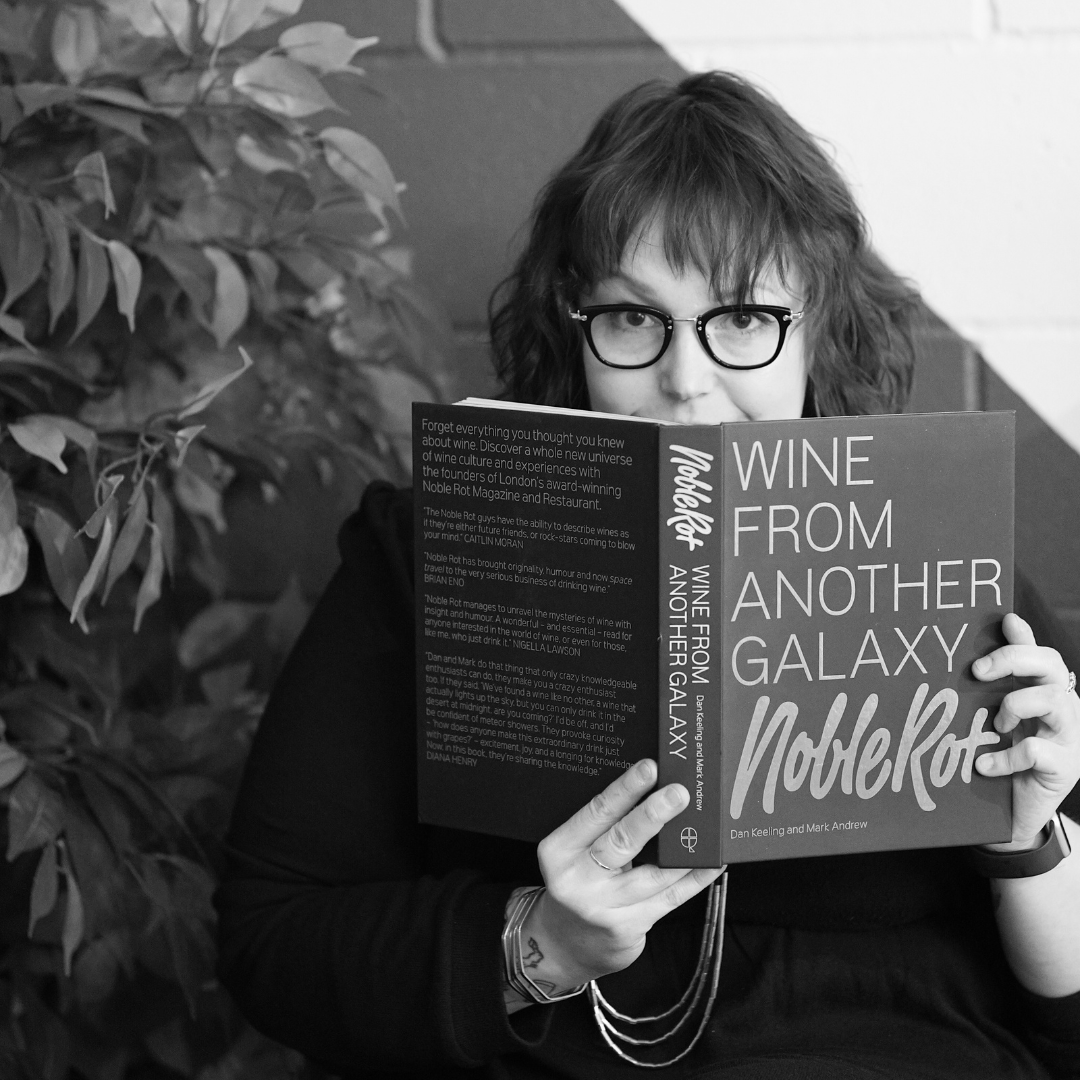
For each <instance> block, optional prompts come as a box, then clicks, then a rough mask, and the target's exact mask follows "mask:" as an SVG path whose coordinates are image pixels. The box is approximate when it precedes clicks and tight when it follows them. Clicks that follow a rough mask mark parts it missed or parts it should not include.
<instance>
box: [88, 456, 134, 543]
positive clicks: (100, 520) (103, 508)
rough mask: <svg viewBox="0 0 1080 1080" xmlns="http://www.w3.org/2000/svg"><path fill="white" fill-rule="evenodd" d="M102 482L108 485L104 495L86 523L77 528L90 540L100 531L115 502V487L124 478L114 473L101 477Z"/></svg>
mask: <svg viewBox="0 0 1080 1080" xmlns="http://www.w3.org/2000/svg"><path fill="white" fill-rule="evenodd" d="M102 482H103V483H104V484H105V485H106V486H107V487H108V491H106V492H105V497H104V498H103V499H102V500H101V502H100V503H99V505H98V508H97V509H96V510H95V511H94V512H93V513H92V514H91V515H90V517H88V518H87V519H86V523H85V524H84V525H83V527H82V528H81V529H80V530H79V532H80V533H86V535H87V536H89V537H90V539H91V540H96V539H97V536H98V533H100V532H101V526H102V525H104V524H105V516H106V515H107V514H108V513H109V511H110V509H111V508H112V506H113V504H114V503H115V502H116V489H117V488H118V487H120V485H121V484H122V483H123V482H124V478H123V477H122V476H117V475H116V474H115V473H114V474H113V475H112V476H107V477H103V480H102Z"/></svg>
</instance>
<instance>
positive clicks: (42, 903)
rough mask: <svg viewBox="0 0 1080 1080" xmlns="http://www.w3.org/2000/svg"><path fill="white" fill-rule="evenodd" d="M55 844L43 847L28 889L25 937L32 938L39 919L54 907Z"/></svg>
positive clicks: (55, 882) (55, 876)
mask: <svg viewBox="0 0 1080 1080" xmlns="http://www.w3.org/2000/svg"><path fill="white" fill-rule="evenodd" d="M57 892H58V890H57V873H56V843H55V842H51V843H48V844H46V845H45V849H44V851H42V853H41V858H40V859H38V864H37V869H36V870H35V871H34V883H33V885H32V886H31V887H30V925H29V927H27V930H26V936H27V937H33V936H34V927H35V926H36V925H37V923H38V920H39V919H44V918H45V916H46V915H48V914H49V912H50V911H52V909H53V908H54V907H56V896H57Z"/></svg>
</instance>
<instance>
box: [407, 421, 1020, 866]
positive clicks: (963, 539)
mask: <svg viewBox="0 0 1080 1080" xmlns="http://www.w3.org/2000/svg"><path fill="white" fill-rule="evenodd" d="M1012 477H1013V469H1012V417H1011V415H1010V414H978V413H970V414H968V413H955V414H921V415H900V416H872V417H843V418H827V419H820V420H792V421H774V422H762V423H742V424H729V425H721V426H716V427H678V426H673V425H661V424H657V423H653V422H643V421H639V420H636V419H632V418H619V417H610V416H604V415H600V414H595V413H582V412H572V411H569V410H555V409H533V408H525V407H521V406H508V405H506V404H504V403H486V404H485V403H478V404H475V405H470V407H465V406H463V405H458V406H434V405H416V406H415V407H414V484H415V492H416V583H417V680H418V681H417V687H418V725H419V743H418V770H419V814H420V820H422V821H426V822H431V823H436V824H441V825H445V826H449V827H454V828H463V829H469V830H474V831H481V832H489V833H494V834H497V835H503V836H510V837H515V838H518V839H525V840H533V841H535V840H539V839H540V838H542V837H543V836H544V835H546V833H547V832H549V831H551V829H553V828H554V827H555V826H556V825H558V824H560V823H561V822H562V821H564V820H565V819H566V818H567V817H568V816H570V814H572V813H573V812H574V811H576V810H577V809H578V808H579V807H580V806H582V805H584V803H585V802H587V801H588V799H589V798H591V797H592V796H593V795H595V794H596V793H597V792H598V791H600V790H601V789H602V788H603V787H604V786H605V785H606V784H607V783H609V782H610V781H611V780H613V779H614V778H615V777H616V776H618V774H619V773H620V772H621V771H623V770H624V769H625V768H626V767H627V766H628V765H630V764H632V763H633V762H634V761H636V760H638V759H639V758H641V757H644V756H652V757H655V758H657V760H658V762H659V763H660V769H661V781H662V782H667V781H671V780H679V781H680V782H682V783H684V784H685V785H686V787H687V788H688V790H689V791H690V794H691V801H690V806H689V807H688V809H687V810H686V811H685V812H684V813H683V814H682V815H681V816H680V818H678V819H676V821H674V822H672V823H671V824H670V825H668V826H667V827H666V828H665V829H664V831H663V832H662V833H661V837H660V861H661V863H662V864H663V865H673V866H678V865H718V864H719V863H721V862H743V861H751V860H755V859H771V858H784V857H796V856H805V855H815V854H828V853H834V852H838V851H865V850H884V849H889V848H903V847H926V846H939V845H949V844H961V843H976V842H988V841H991V840H1000V839H1005V838H1007V836H1008V832H1009V785H1008V783H1007V781H1006V782H1003V781H1001V780H988V779H986V778H983V777H980V776H979V775H978V774H977V773H976V772H974V771H973V769H972V763H973V760H974V758H975V756H976V755H977V754H978V753H980V752H985V748H986V747H987V746H988V745H990V739H991V737H992V731H991V728H990V722H991V720H992V717H993V713H994V710H995V708H996V704H997V702H998V701H999V700H1000V697H1001V696H1002V694H1003V693H1004V692H1005V688H1004V687H1003V686H1002V685H994V686H991V687H986V686H985V685H983V684H980V683H978V682H976V681H975V680H974V679H972V678H971V675H970V663H971V660H972V659H974V658H975V656H977V655H981V654H982V653H984V652H986V651H988V650H989V649H990V648H992V647H994V645H995V644H997V643H998V641H999V634H1000V621H1001V617H1002V615H1003V614H1004V613H1005V612H1006V611H1008V610H1010V607H1011V603H1012V502H1013V499H1012V483H1013V480H1012Z"/></svg>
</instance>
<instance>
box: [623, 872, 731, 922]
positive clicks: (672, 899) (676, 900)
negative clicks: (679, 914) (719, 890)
mask: <svg viewBox="0 0 1080 1080" xmlns="http://www.w3.org/2000/svg"><path fill="white" fill-rule="evenodd" d="M649 869H656V867H648V866H639V867H637V868H636V869H635V870H633V872H632V873H631V874H627V875H626V876H625V877H624V878H623V879H622V880H621V881H620V882H619V883H620V887H621V888H622V889H623V890H625V891H627V892H629V891H630V890H631V889H632V888H633V887H634V885H635V882H634V881H633V880H632V879H633V878H634V877H635V876H636V875H638V874H642V873H643V872H646V870H649ZM661 873H663V874H671V873H675V874H679V875H680V877H678V878H676V879H675V880H674V881H671V882H670V883H669V885H666V886H664V887H663V888H662V889H659V890H657V891H656V892H654V893H651V894H650V895H648V896H647V897H645V903H644V907H645V908H646V910H647V912H648V913H649V918H650V919H651V920H652V921H653V922H654V921H656V920H657V919H660V918H662V917H663V916H665V915H667V913H669V912H674V910H675V908H676V907H679V906H680V905H681V904H685V903H686V902H687V901H688V900H689V899H690V897H691V896H696V895H697V894H698V893H699V892H701V890H702V889H706V888H707V887H708V886H711V885H712V883H713V882H714V881H715V880H716V879H717V878H718V877H719V876H720V874H723V873H724V872H723V868H707V869H706V868H699V869H693V870H674V872H673V870H662V872H661ZM640 902H642V901H637V903H640Z"/></svg>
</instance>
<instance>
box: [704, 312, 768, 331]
mask: <svg viewBox="0 0 1080 1080" xmlns="http://www.w3.org/2000/svg"><path fill="white" fill-rule="evenodd" d="M713 322H714V323H716V324H717V329H719V330H720V331H721V332H726V333H737V334H753V333H756V332H757V331H759V330H762V329H764V328H765V327H766V326H768V325H769V323H770V319H769V317H768V316H767V315H760V314H758V313H757V312H755V311H730V312H728V313H727V314H726V315H721V316H720V317H719V318H718V319H715V320H713Z"/></svg>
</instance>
